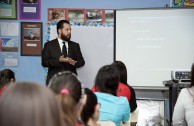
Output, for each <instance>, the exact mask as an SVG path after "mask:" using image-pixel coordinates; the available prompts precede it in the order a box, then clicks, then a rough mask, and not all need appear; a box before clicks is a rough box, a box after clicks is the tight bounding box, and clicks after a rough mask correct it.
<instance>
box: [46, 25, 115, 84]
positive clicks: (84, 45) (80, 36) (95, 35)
mask: <svg viewBox="0 0 194 126" xmlns="http://www.w3.org/2000/svg"><path fill="white" fill-rule="evenodd" d="M47 29H49V40H52V39H55V38H57V32H56V24H55V25H51V26H49V28H47ZM71 29H72V32H71V33H72V38H71V40H72V41H74V42H77V43H79V45H80V48H81V52H82V55H83V57H84V60H85V65H84V66H83V67H81V68H79V69H77V72H78V77H79V79H80V80H81V82H82V83H83V85H84V87H88V88H91V87H92V86H93V84H94V80H95V76H96V74H97V72H98V70H99V68H100V67H102V66H104V65H107V64H111V63H112V62H113V27H95V26H72V27H71Z"/></svg>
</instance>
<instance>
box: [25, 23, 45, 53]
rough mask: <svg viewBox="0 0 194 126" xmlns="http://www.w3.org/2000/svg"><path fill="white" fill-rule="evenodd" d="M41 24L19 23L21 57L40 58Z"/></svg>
mask: <svg viewBox="0 0 194 126" xmlns="http://www.w3.org/2000/svg"><path fill="white" fill-rule="evenodd" d="M41 50H42V22H21V56H40V55H41Z"/></svg>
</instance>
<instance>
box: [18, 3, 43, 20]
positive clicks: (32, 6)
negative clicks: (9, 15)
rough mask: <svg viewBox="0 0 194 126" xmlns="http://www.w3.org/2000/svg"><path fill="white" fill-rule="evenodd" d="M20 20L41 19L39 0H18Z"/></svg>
mask: <svg viewBox="0 0 194 126" xmlns="http://www.w3.org/2000/svg"><path fill="white" fill-rule="evenodd" d="M19 8H20V10H19V18H20V20H41V0H19Z"/></svg>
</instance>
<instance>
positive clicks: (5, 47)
mask: <svg viewBox="0 0 194 126" xmlns="http://www.w3.org/2000/svg"><path fill="white" fill-rule="evenodd" d="M0 52H18V38H4V37H2V38H0Z"/></svg>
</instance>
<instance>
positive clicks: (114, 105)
mask: <svg viewBox="0 0 194 126" xmlns="http://www.w3.org/2000/svg"><path fill="white" fill-rule="evenodd" d="M95 94H96V96H97V99H98V103H100V104H101V106H100V117H99V120H100V121H103V120H104V121H105V120H110V121H113V122H114V123H115V124H116V126H120V123H121V121H123V122H127V121H128V120H129V117H130V107H129V103H128V101H127V98H125V97H117V96H113V95H111V94H107V93H101V92H95Z"/></svg>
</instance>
